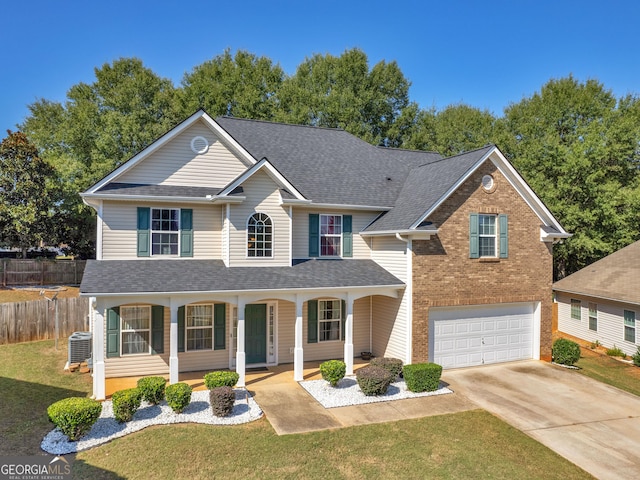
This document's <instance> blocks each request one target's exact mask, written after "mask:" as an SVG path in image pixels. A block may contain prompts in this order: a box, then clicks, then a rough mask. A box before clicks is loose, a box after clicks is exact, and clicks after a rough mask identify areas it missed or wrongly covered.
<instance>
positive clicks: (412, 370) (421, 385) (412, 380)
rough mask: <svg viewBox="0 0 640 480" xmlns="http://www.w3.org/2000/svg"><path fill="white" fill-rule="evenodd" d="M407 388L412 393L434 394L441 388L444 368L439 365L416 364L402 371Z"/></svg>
mask: <svg viewBox="0 0 640 480" xmlns="http://www.w3.org/2000/svg"><path fill="white" fill-rule="evenodd" d="M402 374H403V376H404V381H405V383H406V384H407V388H408V389H409V390H410V391H412V392H433V391H435V390H437V389H438V387H439V386H440V375H442V366H441V365H438V364H437V363H414V364H411V365H405V366H404V368H403V369H402Z"/></svg>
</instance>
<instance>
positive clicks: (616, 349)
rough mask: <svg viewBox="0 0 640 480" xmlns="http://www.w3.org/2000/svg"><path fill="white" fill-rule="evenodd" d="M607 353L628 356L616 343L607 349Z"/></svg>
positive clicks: (613, 355) (612, 355)
mask: <svg viewBox="0 0 640 480" xmlns="http://www.w3.org/2000/svg"><path fill="white" fill-rule="evenodd" d="M607 355H609V356H610V357H622V358H626V356H627V355H626V354H625V353H624V352H623V351H622V349H621V348H620V347H616V346H615V345H614V346H613V348H608V349H607Z"/></svg>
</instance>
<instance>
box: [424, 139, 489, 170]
mask: <svg viewBox="0 0 640 480" xmlns="http://www.w3.org/2000/svg"><path fill="white" fill-rule="evenodd" d="M494 147H495V145H493V144H491V145H485V146H484V147H480V148H475V149H473V150H469V151H468V152H463V153H459V154H457V155H452V156H450V157H444V158H438V159H436V160H433V161H432V162H427V163H423V164H422V165H418V166H417V167H415V168H420V167H426V166H428V165H433V164H434V163H439V162H444V161H445V160H451V159H452V158H456V157H461V156H463V155H469V154H470V153H475V152H479V151H481V150H486V149H490V148H494Z"/></svg>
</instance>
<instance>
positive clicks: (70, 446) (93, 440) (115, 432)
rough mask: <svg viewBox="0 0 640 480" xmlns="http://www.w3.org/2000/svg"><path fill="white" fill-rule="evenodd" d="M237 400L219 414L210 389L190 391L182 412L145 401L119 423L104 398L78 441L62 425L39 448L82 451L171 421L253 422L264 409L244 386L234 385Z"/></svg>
mask: <svg viewBox="0 0 640 480" xmlns="http://www.w3.org/2000/svg"><path fill="white" fill-rule="evenodd" d="M235 393H236V401H235V403H234V405H233V411H232V412H231V415H229V416H228V417H216V416H214V415H213V412H212V411H211V404H210V403H209V391H208V390H206V391H198V392H193V393H192V394H191V403H190V404H189V405H188V406H187V408H185V409H184V411H183V412H182V413H174V412H173V410H172V409H171V407H169V406H168V405H167V402H166V401H162V402H161V403H160V404H159V405H151V404H150V403H147V402H145V401H143V402H142V405H141V406H140V408H139V409H138V411H137V412H136V413H135V414H134V416H133V419H132V420H131V421H129V422H126V423H118V422H116V420H115V418H113V408H112V404H111V401H110V400H107V401H104V402H102V413H101V414H100V417H99V418H98V421H97V422H96V423H95V424H94V425H93V427H92V428H91V430H90V431H89V433H87V434H86V435H85V436H84V437H82V438H81V439H80V440H78V441H77V442H71V441H69V437H67V436H66V435H65V434H64V433H62V432H61V431H60V429H59V428H57V427H56V428H55V429H54V430H52V431H51V432H49V433H48V434H47V435H46V436H45V437H44V439H43V440H42V443H41V444H40V448H42V450H44V451H45V452H47V453H50V454H52V455H64V454H67V453H73V452H81V451H82V450H87V449H89V448H92V447H95V446H97V445H102V444H103V443H106V442H109V441H110V440H113V439H114V438H118V437H123V436H125V435H128V434H130V433H133V432H137V431H139V430H142V429H143V428H146V427H149V426H151V425H168V424H172V423H204V424H207V425H239V424H241V423H248V422H253V421H254V420H258V419H259V418H260V417H262V410H261V409H260V407H259V406H258V404H257V403H256V401H255V400H254V399H253V396H252V395H251V394H250V393H249V392H248V391H247V390H246V389H244V388H237V389H235Z"/></svg>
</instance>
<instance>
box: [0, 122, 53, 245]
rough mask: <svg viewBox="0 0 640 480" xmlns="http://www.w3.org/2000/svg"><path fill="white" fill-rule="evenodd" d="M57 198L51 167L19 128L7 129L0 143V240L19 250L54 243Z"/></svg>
mask: <svg viewBox="0 0 640 480" xmlns="http://www.w3.org/2000/svg"><path fill="white" fill-rule="evenodd" d="M58 198H59V188H58V184H57V183H56V177H55V175H54V171H53V168H52V167H51V166H50V165H49V164H48V163H47V162H45V161H44V160H42V159H41V158H40V157H39V156H38V150H37V148H36V147H35V145H33V144H32V143H31V142H29V140H28V139H27V137H26V135H25V134H24V133H22V132H11V131H10V130H7V137H5V138H4V139H3V140H2V143H0V243H1V244H3V245H6V246H9V247H14V248H15V247H17V248H20V249H21V250H22V256H23V257H26V252H27V249H28V248H29V247H37V246H39V244H40V242H45V243H47V244H48V245H51V244H55V243H56V242H57V238H56V235H55V232H56V228H55V226H56V223H55V222H54V207H55V204H56V201H57V200H58Z"/></svg>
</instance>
